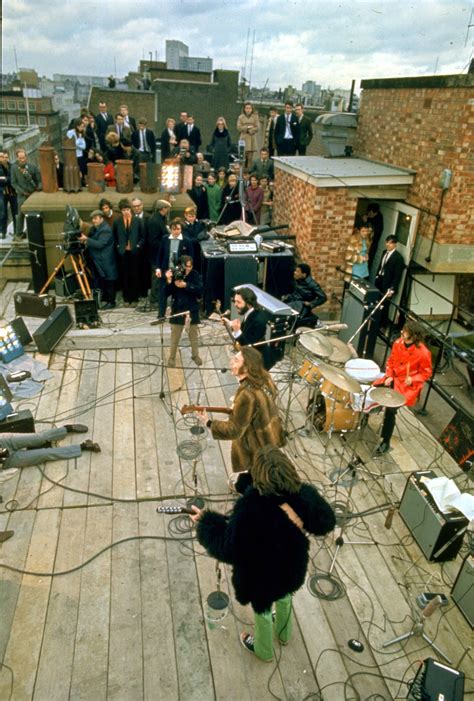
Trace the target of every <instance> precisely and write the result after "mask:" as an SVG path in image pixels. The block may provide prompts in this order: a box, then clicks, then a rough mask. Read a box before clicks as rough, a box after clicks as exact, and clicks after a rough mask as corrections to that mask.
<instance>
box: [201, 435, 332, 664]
mask: <svg viewBox="0 0 474 701" xmlns="http://www.w3.org/2000/svg"><path fill="white" fill-rule="evenodd" d="M248 466H249V467H251V473H252V478H253V483H252V484H251V485H250V486H248V487H247V488H246V489H245V492H244V493H243V495H242V496H241V497H240V498H239V499H238V501H237V502H236V503H235V505H234V508H233V510H232V512H231V513H230V514H227V515H224V514H220V513H217V512H216V511H201V510H200V509H198V508H196V507H193V509H194V511H195V515H194V516H191V518H192V520H193V521H194V522H195V523H197V537H198V540H199V542H200V543H201V545H202V546H203V547H205V548H206V550H207V552H208V553H209V555H211V557H215V558H216V559H218V560H220V561H221V562H227V563H229V564H230V565H232V584H233V587H234V591H235V597H236V599H237V601H238V602H239V603H240V604H242V605H244V606H245V605H246V604H249V603H250V604H251V605H252V608H253V610H254V612H255V632H254V635H252V634H250V633H247V632H244V633H242V634H241V635H240V642H241V644H242V645H243V647H244V648H245V649H246V650H248V652H251V653H253V654H254V655H256V657H258V658H259V659H260V660H263V661H264V662H271V661H272V659H273V633H275V637H276V638H277V640H278V641H279V642H280V644H281V645H286V644H287V643H288V642H289V641H290V638H291V630H292V620H291V618H292V616H291V610H292V596H291V595H292V594H294V593H295V592H296V591H297V590H298V589H299V588H300V587H301V586H302V585H303V583H304V580H305V578H306V570H307V567H308V559H309V539H308V537H307V533H312V534H314V535H325V534H326V533H329V532H330V531H332V530H333V529H334V527H335V523H336V520H335V516H334V512H333V510H332V509H331V507H330V506H329V504H328V503H327V502H326V501H325V499H324V498H323V497H322V496H321V495H320V494H319V493H318V491H317V490H316V489H315V488H314V487H313V486H312V485H310V484H304V483H302V482H301V480H300V478H299V476H298V474H297V472H296V469H295V467H294V465H293V464H292V463H291V462H290V460H289V459H288V457H287V456H286V455H285V454H284V453H282V451H281V450H278V448H275V447H272V446H268V445H267V446H265V447H263V448H261V449H260V450H258V451H257V452H256V453H255V455H254V460H253V462H252V463H249V464H248ZM272 604H275V611H276V615H275V623H273V618H272Z"/></svg>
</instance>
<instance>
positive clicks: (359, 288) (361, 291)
mask: <svg viewBox="0 0 474 701" xmlns="http://www.w3.org/2000/svg"><path fill="white" fill-rule="evenodd" d="M348 292H350V294H351V295H353V296H354V297H355V298H356V299H358V300H359V302H363V303H364V304H376V303H377V302H378V301H379V299H380V290H378V289H377V288H376V287H373V286H372V285H371V284H370V282H367V281H366V280H351V282H350V285H349V289H348Z"/></svg>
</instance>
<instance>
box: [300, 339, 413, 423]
mask: <svg viewBox="0 0 474 701" xmlns="http://www.w3.org/2000/svg"><path fill="white" fill-rule="evenodd" d="M298 331H299V334H298V340H297V343H296V347H297V349H298V351H299V357H300V362H299V363H298V364H299V365H300V366H299V368H298V370H297V375H298V376H299V377H300V378H301V379H302V380H303V381H304V382H305V383H306V384H307V385H308V386H309V387H310V388H311V390H312V396H311V397H310V399H309V402H308V405H307V414H308V418H310V419H311V421H310V426H311V427H314V428H316V429H317V430H318V431H322V432H325V433H327V434H328V435H329V437H330V436H331V434H332V432H333V431H335V432H345V431H355V430H357V429H359V428H360V426H361V423H362V419H363V417H364V415H366V414H367V413H368V411H370V410H371V409H373V408H375V407H383V408H385V407H401V406H403V405H404V404H405V397H404V396H403V395H402V394H400V393H399V392H396V391H395V390H393V389H390V388H388V387H372V386H371V383H372V382H374V380H377V379H378V378H380V377H382V373H381V371H380V367H379V366H378V365H377V363H375V362H374V361H373V360H369V359H366V358H353V357H352V355H353V352H352V350H351V348H350V347H349V345H348V344H347V343H344V342H343V341H341V340H340V339H339V338H335V337H332V336H330V335H328V336H324V335H322V333H321V332H320V331H318V330H312V329H306V328H304V327H303V328H300V329H299V330H298Z"/></svg>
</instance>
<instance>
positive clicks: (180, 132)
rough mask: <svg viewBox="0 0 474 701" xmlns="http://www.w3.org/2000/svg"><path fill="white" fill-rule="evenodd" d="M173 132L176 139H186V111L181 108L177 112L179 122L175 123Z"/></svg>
mask: <svg viewBox="0 0 474 701" xmlns="http://www.w3.org/2000/svg"><path fill="white" fill-rule="evenodd" d="M174 131H175V134H176V139H177V141H178V142H179V141H181V139H186V138H187V135H188V113H187V112H186V111H185V110H181V112H180V113H179V122H176V124H175V129H174Z"/></svg>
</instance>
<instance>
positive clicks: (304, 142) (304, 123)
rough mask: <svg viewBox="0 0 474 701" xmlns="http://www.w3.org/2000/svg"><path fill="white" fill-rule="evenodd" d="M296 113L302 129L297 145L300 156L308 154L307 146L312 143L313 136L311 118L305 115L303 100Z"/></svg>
mask: <svg viewBox="0 0 474 701" xmlns="http://www.w3.org/2000/svg"><path fill="white" fill-rule="evenodd" d="M295 115H296V119H297V120H298V124H299V129H300V133H299V137H298V147H297V150H298V156H306V148H307V147H308V146H309V145H310V143H311V139H312V138H313V127H312V125H311V119H310V118H309V117H306V116H305V114H304V112H303V105H302V104H301V102H299V103H298V104H297V105H296V107H295Z"/></svg>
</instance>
